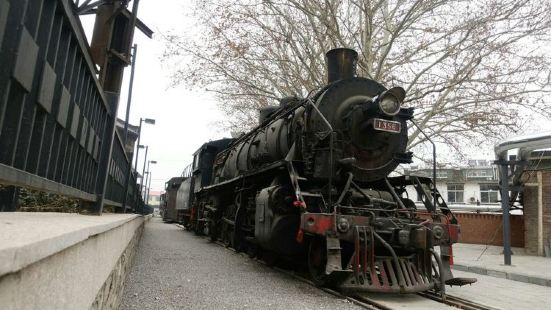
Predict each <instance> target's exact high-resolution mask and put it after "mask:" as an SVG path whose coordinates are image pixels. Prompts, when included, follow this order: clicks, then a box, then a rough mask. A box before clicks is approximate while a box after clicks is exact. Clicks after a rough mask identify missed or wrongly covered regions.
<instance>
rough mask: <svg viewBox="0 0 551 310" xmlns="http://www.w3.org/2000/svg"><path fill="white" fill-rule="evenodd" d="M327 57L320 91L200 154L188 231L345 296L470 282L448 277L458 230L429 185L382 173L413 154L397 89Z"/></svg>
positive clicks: (336, 56)
mask: <svg viewBox="0 0 551 310" xmlns="http://www.w3.org/2000/svg"><path fill="white" fill-rule="evenodd" d="M326 56H327V65H328V83H327V85H326V86H324V87H323V88H321V89H319V90H318V91H316V92H312V93H311V94H310V95H309V96H308V97H307V98H295V97H288V98H284V99H282V100H281V102H280V106H279V107H269V108H265V109H263V110H261V111H260V124H259V125H258V126H257V127H256V128H254V129H253V130H251V131H250V132H248V133H246V134H244V135H242V136H241V137H239V138H237V139H234V140H231V141H229V140H224V143H219V142H218V141H213V142H209V143H211V144H216V145H218V147H216V148H211V151H210V152H203V151H201V150H203V149H204V150H206V149H207V148H206V147H205V146H208V143H207V144H205V145H204V146H203V147H202V148H201V149H200V150H199V151H198V152H197V153H196V154H195V158H194V163H193V167H192V168H193V169H192V174H193V178H194V179H197V180H199V179H201V178H203V177H204V176H205V175H206V174H208V175H209V176H208V178H209V179H208V181H207V182H202V183H200V184H199V183H198V182H192V184H191V186H192V189H191V190H190V191H189V193H191V195H192V196H193V197H191V201H192V203H191V210H190V212H188V215H187V216H186V218H185V219H184V223H185V225H186V227H187V228H189V229H192V230H194V231H195V232H197V233H202V234H206V235H208V236H210V238H211V239H212V240H221V241H222V242H224V243H225V244H226V245H227V246H231V247H233V248H235V249H236V250H238V251H247V252H249V253H250V254H251V255H258V256H260V255H266V254H270V255H271V254H274V253H275V254H277V255H279V256H282V257H287V258H291V259H296V260H302V261H306V263H307V266H308V270H309V271H310V274H311V276H312V278H313V280H314V281H315V282H316V283H317V284H320V285H332V286H335V287H337V288H339V289H340V290H342V291H371V292H394V293H414V292H421V291H426V290H430V289H436V290H439V291H441V292H442V293H443V292H444V287H445V284H449V285H463V284H467V283H472V282H474V279H462V278H453V276H452V273H451V270H450V264H451V262H452V244H453V243H455V242H457V240H458V235H459V225H458V223H457V220H456V218H455V217H454V215H453V213H452V212H451V211H450V210H449V208H448V207H447V206H446V204H445V202H444V200H443V199H442V197H441V196H440V195H439V194H438V192H437V191H436V189H435V187H434V184H433V182H432V180H431V179H429V178H423V177H414V176H400V177H389V174H390V173H391V172H392V171H393V170H394V169H395V168H396V167H397V166H398V165H399V164H400V163H410V162H411V158H412V153H411V152H406V145H407V141H408V134H407V129H408V128H407V122H408V121H409V120H412V119H413V109H412V108H403V107H401V104H402V102H403V100H404V98H405V95H406V94H405V91H404V89H403V88H401V87H394V88H391V89H387V88H385V87H384V86H383V85H381V84H379V83H378V82H376V81H373V80H370V79H366V78H361V77H356V63H357V57H358V56H357V53H356V52H355V51H354V50H351V49H346V48H339V49H333V50H331V51H329V52H328V53H327V55H326ZM219 141H221V140H219ZM195 176H199V177H195ZM406 186H413V187H414V188H415V189H416V191H417V193H418V195H419V197H421V200H422V202H423V204H424V206H425V209H426V210H417V208H416V205H415V203H414V202H413V201H412V200H411V199H409V198H407V197H405V195H407V192H406V190H405V188H406ZM437 246H439V247H440V251H439V252H437V251H435V250H434V249H435V247H437Z"/></svg>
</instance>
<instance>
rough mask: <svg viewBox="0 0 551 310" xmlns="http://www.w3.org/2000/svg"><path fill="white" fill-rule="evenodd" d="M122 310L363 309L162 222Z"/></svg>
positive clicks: (148, 235) (142, 253)
mask: <svg viewBox="0 0 551 310" xmlns="http://www.w3.org/2000/svg"><path fill="white" fill-rule="evenodd" d="M123 294H124V295H123V301H122V304H121V309H285V310H290V309H339V310H340V309H359V308H358V307H357V306H355V305H354V304H351V303H350V302H348V301H346V300H342V299H339V298H336V297H334V296H332V295H329V294H327V293H325V292H323V291H321V290H319V289H316V288H314V287H312V286H310V285H308V284H305V283H303V282H300V281H298V280H295V279H293V278H291V277H290V276H287V275H285V274H282V273H280V272H277V271H274V270H273V269H271V268H269V267H266V266H264V265H262V264H260V263H259V262H256V261H254V260H251V259H249V258H248V257H246V256H243V255H241V254H237V253H235V252H233V251H231V250H228V249H226V248H224V247H222V246H219V245H218V244H214V243H210V242H208V241H207V239H206V238H203V237H197V236H195V235H193V233H190V232H185V231H183V230H182V229H180V228H178V227H177V226H176V225H173V224H164V223H162V221H161V220H160V218H153V219H152V220H151V221H149V222H148V223H147V224H146V226H145V230H144V234H143V237H142V240H141V241H140V244H139V248H138V253H137V255H136V258H135V260H134V264H133V266H132V269H131V272H130V274H129V275H128V277H127V279H126V287H125V289H124V293H123Z"/></svg>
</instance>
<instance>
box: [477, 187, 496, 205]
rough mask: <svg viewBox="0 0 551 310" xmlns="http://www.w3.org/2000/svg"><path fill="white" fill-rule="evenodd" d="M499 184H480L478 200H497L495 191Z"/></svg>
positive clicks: (490, 201) (485, 201)
mask: <svg viewBox="0 0 551 310" xmlns="http://www.w3.org/2000/svg"><path fill="white" fill-rule="evenodd" d="M498 192H499V186H498V185H495V184H480V202H482V203H492V202H497V193H498Z"/></svg>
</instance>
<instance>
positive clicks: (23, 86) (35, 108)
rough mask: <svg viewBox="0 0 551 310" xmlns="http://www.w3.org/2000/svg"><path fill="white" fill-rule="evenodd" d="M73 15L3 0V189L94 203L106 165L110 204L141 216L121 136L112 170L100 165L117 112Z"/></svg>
mask: <svg viewBox="0 0 551 310" xmlns="http://www.w3.org/2000/svg"><path fill="white" fill-rule="evenodd" d="M73 9H74V5H73V3H72V2H71V1H68V0H0V182H1V183H5V184H12V185H17V186H24V187H29V188H33V189H38V190H43V191H48V192H53V193H57V194H62V195H66V196H71V197H75V198H78V199H81V200H83V201H88V202H91V203H94V202H96V201H97V200H98V199H99V198H98V195H101V194H102V193H99V192H98V188H100V190H101V186H98V185H100V182H104V180H101V179H102V176H101V175H102V173H101V169H100V168H99V167H101V166H108V178H107V189H106V190H105V191H106V192H105V200H104V201H105V204H107V205H112V206H115V207H121V206H122V205H123V204H124V202H126V205H127V206H129V207H131V208H133V209H135V210H138V209H139V210H143V209H144V207H143V201H142V200H141V197H140V195H139V193H138V188H137V186H136V176H135V175H134V174H132V173H131V174H130V176H131V180H130V186H129V187H128V189H127V190H126V189H125V187H124V185H125V176H126V173H127V171H128V169H130V168H129V167H130V165H129V162H130V161H131V159H130V158H128V157H127V155H126V153H125V152H124V147H123V143H122V141H121V138H120V137H119V135H118V134H117V133H115V138H114V141H113V145H112V156H111V158H110V160H109V159H106V160H109V165H106V164H104V165H101V164H100V161H101V160H102V159H101V158H102V156H101V152H102V148H104V147H105V146H106V145H108V144H107V143H106V141H109V140H108V139H110V138H111V137H112V134H113V128H108V127H109V126H110V124H111V123H113V121H112V120H113V119H114V117H116V115H115V114H116V111H112V110H113V108H112V106H113V105H111V104H110V103H109V100H108V95H107V94H106V93H105V92H104V91H103V89H102V87H101V85H100V83H99V82H98V78H97V76H98V71H97V68H96V66H95V64H94V62H93V61H92V58H91V56H90V52H89V47H88V44H87V41H86V38H85V35H84V32H83V30H82V27H81V24H80V21H79V20H78V17H77V16H76V15H75V14H74V12H73ZM107 158H109V156H108V157H107ZM103 175H105V173H103ZM125 195H126V197H125ZM100 210H101V209H100Z"/></svg>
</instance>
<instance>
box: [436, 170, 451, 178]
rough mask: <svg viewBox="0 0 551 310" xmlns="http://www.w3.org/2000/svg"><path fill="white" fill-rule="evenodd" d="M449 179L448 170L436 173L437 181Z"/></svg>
mask: <svg viewBox="0 0 551 310" xmlns="http://www.w3.org/2000/svg"><path fill="white" fill-rule="evenodd" d="M447 177H448V171H446V170H440V171H436V178H437V179H445V178H447Z"/></svg>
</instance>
